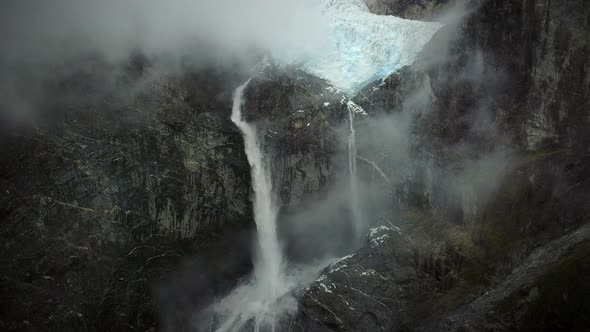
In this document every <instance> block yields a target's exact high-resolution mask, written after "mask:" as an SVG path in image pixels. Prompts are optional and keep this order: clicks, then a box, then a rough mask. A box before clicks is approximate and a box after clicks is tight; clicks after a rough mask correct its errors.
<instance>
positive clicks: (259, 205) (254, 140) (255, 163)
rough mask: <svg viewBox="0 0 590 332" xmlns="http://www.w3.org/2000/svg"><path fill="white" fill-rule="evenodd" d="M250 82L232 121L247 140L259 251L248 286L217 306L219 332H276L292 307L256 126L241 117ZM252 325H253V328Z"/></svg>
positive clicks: (234, 108)
mask: <svg viewBox="0 0 590 332" xmlns="http://www.w3.org/2000/svg"><path fill="white" fill-rule="evenodd" d="M249 82H250V80H248V81H247V82H246V83H244V84H243V85H241V86H240V87H238V88H237V89H236V91H235V93H234V97H233V106H232V115H231V120H232V121H233V122H234V123H235V124H236V125H237V126H238V128H239V129H240V131H241V132H242V136H243V137H244V145H245V152H246V157H247V158H248V163H249V164H250V174H251V177H252V189H253V193H254V195H253V197H252V203H253V206H254V219H255V221H256V228H257V234H256V251H255V258H254V272H253V275H252V278H251V280H250V282H249V283H247V284H244V285H242V286H240V287H238V288H236V289H235V290H234V291H233V292H232V293H231V294H230V295H228V296H227V297H226V298H224V299H222V300H221V302H220V303H218V304H217V307H216V309H215V311H216V312H217V314H218V315H220V316H221V319H222V322H221V324H220V326H219V327H218V328H217V331H219V332H224V331H241V330H244V329H247V328H252V329H253V330H254V331H260V330H261V329H262V330H271V331H274V330H275V320H276V318H277V316H278V315H279V314H281V313H282V312H284V311H286V307H287V306H291V305H292V303H290V302H289V300H290V299H288V297H287V296H285V294H287V293H288V291H289V290H290V283H289V282H287V278H286V277H285V273H284V267H283V257H282V249H281V246H280V245H279V240H278V236H277V226H276V219H277V208H276V206H275V205H274V202H275V200H274V199H273V195H272V181H271V176H270V172H269V168H268V165H267V162H266V160H265V157H264V155H263V153H262V149H261V147H260V142H259V140H258V133H257V131H256V127H255V126H254V125H252V124H249V123H247V122H246V120H245V119H244V118H243V115H242V107H243V104H244V101H243V94H244V89H245V88H246V86H247V85H248V83H249ZM250 324H252V325H250Z"/></svg>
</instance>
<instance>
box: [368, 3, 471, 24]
mask: <svg viewBox="0 0 590 332" xmlns="http://www.w3.org/2000/svg"><path fill="white" fill-rule="evenodd" d="M465 2H466V1H463V0H365V3H366V4H367V6H368V7H369V10H370V11H371V12H372V13H374V14H379V15H393V16H398V17H403V18H406V19H410V20H421V21H430V20H432V19H434V18H436V16H437V15H440V14H441V12H443V11H444V10H445V9H449V8H451V7H452V6H455V5H459V4H462V3H465Z"/></svg>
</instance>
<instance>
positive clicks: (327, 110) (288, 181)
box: [245, 67, 348, 209]
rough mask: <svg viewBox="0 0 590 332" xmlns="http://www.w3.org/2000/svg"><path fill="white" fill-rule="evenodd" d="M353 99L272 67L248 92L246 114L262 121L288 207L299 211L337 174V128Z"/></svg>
mask: <svg viewBox="0 0 590 332" xmlns="http://www.w3.org/2000/svg"><path fill="white" fill-rule="evenodd" d="M347 101H348V99H347V98H346V97H345V96H344V95H343V94H342V93H340V92H338V91H337V90H336V89H334V88H332V87H331V85H330V84H328V83H326V82H325V81H323V80H321V79H318V78H316V77H313V76H311V75H309V74H307V73H305V72H302V71H299V70H280V69H278V68H274V67H269V68H267V69H266V70H265V71H264V72H263V73H262V74H260V75H257V76H256V77H255V78H254V79H253V80H252V81H251V83H250V85H249V86H248V88H247V92H246V105H245V114H246V117H247V119H248V120H249V121H256V122H258V123H259V130H260V132H261V136H262V137H263V138H264V141H265V144H266V147H267V150H268V152H269V155H272V156H273V160H271V161H270V164H271V174H272V175H273V177H274V179H273V180H274V185H275V189H276V190H277V192H278V194H279V197H280V202H281V204H282V205H283V207H284V208H295V209H296V208H298V207H300V206H301V203H302V200H303V199H304V196H306V195H309V194H311V193H314V192H317V191H319V190H320V189H321V188H322V187H323V186H325V185H326V184H327V183H328V182H329V180H330V177H331V176H332V175H333V172H334V171H333V166H332V165H331V162H330V159H331V158H332V156H333V155H334V154H335V152H336V150H337V149H338V148H339V147H338V146H337V145H338V144H339V143H338V140H337V138H336V137H335V136H336V133H335V132H334V130H335V129H337V127H338V126H339V125H341V123H342V120H343V119H344V118H345V117H346V116H347V113H346V112H347V111H346V102H347Z"/></svg>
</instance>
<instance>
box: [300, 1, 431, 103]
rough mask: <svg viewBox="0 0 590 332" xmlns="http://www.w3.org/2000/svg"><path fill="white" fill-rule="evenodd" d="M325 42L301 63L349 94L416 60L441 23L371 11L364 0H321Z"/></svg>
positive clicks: (308, 70)
mask: <svg viewBox="0 0 590 332" xmlns="http://www.w3.org/2000/svg"><path fill="white" fill-rule="evenodd" d="M322 1H323V3H322V9H321V10H322V16H323V17H325V18H326V20H327V24H328V38H327V41H326V42H327V45H325V49H324V50H323V51H322V52H318V53H314V54H310V55H308V56H306V57H304V58H302V59H299V61H298V63H299V64H300V65H301V68H302V69H304V70H305V71H307V72H309V73H310V74H313V75H316V76H318V77H321V78H323V79H325V80H327V81H329V82H330V83H331V84H333V85H334V86H335V87H337V88H338V89H340V90H342V91H343V92H345V93H346V94H348V95H349V96H352V95H355V94H356V93H357V92H358V91H359V90H360V89H362V88H363V87H365V86H366V85H367V84H369V83H371V82H373V81H377V80H383V79H385V78H387V77H388V76H389V75H391V74H392V73H393V72H395V71H396V70H398V69H399V68H401V67H403V66H406V65H410V64H412V63H413V61H414V59H415V57H416V55H417V54H418V52H420V50H422V48H423V47H424V45H425V44H426V43H427V42H428V41H429V40H430V39H431V38H432V36H433V35H434V33H435V32H436V31H438V30H439V29H440V28H441V27H442V25H441V24H440V23H433V22H421V21H412V20H405V19H401V18H399V17H394V16H382V15H375V14H372V13H371V12H369V9H368V7H367V5H366V4H365V3H364V1H363V0H322Z"/></svg>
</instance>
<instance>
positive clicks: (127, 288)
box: [0, 63, 252, 331]
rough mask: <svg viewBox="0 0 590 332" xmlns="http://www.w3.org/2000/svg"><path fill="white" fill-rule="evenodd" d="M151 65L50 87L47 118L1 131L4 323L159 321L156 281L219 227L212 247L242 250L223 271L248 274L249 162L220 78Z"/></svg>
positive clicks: (114, 325)
mask: <svg viewBox="0 0 590 332" xmlns="http://www.w3.org/2000/svg"><path fill="white" fill-rule="evenodd" d="M149 70H150V69H149V68H147V69H145V72H143V71H142V70H136V69H133V68H126V69H120V68H110V67H108V66H103V65H101V64H100V63H97V64H95V65H94V66H93V67H92V69H91V70H89V71H86V72H84V71H82V72H81V73H79V74H74V75H72V76H69V77H65V78H63V79H62V80H61V81H60V83H59V85H56V86H53V93H52V94H51V98H50V99H48V100H47V101H46V102H47V104H46V105H45V107H47V108H51V110H50V111H49V112H48V114H51V115H52V116H54V117H55V118H53V119H51V120H52V121H51V122H50V124H48V125H47V122H43V121H42V123H45V124H46V125H45V126H40V127H37V128H34V129H33V128H30V127H29V128H25V129H22V130H20V129H15V128H10V129H7V130H5V131H4V133H3V135H2V136H3V137H2V147H1V152H0V154H1V157H0V158H1V159H2V160H3V162H2V166H1V169H0V174H1V175H0V176H1V179H0V181H1V182H0V183H1V184H0V188H2V197H1V198H0V200H1V202H0V206H1V209H0V211H1V212H0V215H1V216H2V235H1V238H2V242H3V248H4V251H3V252H4V258H3V260H4V261H3V263H2V267H1V269H2V270H1V273H0V274H1V284H2V287H1V289H2V294H1V296H2V299H3V301H2V310H1V312H2V313H1V316H0V326H1V329H3V330H29V331H39V330H62V331H87V330H127V329H141V330H148V329H150V328H155V327H156V326H157V316H158V310H157V308H156V307H155V305H154V303H155V300H154V299H153V297H152V295H151V288H152V287H154V286H155V285H156V284H157V283H158V282H159V280H162V279H165V278H167V275H168V273H169V272H170V271H171V270H173V269H175V266H178V264H179V263H180V262H181V261H184V260H186V259H187V258H189V257H192V256H194V255H195V253H197V252H198V253H206V252H207V250H208V249H207V247H208V246H209V245H210V244H211V243H213V242H214V241H215V239H216V238H219V237H221V236H225V237H229V238H232V237H233V238H234V239H237V240H235V241H233V243H231V242H229V241H225V244H226V247H225V248H223V247H222V248H219V246H218V247H217V248H216V249H215V250H220V251H223V250H231V251H233V252H236V253H241V254H242V257H241V258H236V261H238V263H237V264H235V265H234V266H232V267H229V266H227V267H226V268H227V269H226V271H225V273H227V275H228V277H229V278H230V279H233V278H235V277H236V276H239V275H241V274H243V273H245V272H246V271H247V270H248V268H249V267H248V266H249V263H248V260H249V255H248V252H249V246H250V244H249V241H248V243H247V244H246V243H244V241H241V240H239V239H240V238H242V237H244V238H249V236H248V235H247V233H248V231H249V229H250V227H251V225H252V217H251V208H250V203H249V187H250V180H249V166H248V164H247V162H246V158H245V156H244V155H243V143H242V140H241V135H240V133H239V132H238V131H237V129H236V128H235V127H234V126H233V124H232V123H231V121H230V120H229V112H230V109H229V107H230V106H229V105H231V104H230V98H229V96H231V93H227V92H226V94H225V97H223V95H220V94H218V93H219V91H220V89H221V90H222V91H223V89H224V88H225V85H224V84H225V83H223V80H224V78H222V77H219V76H217V78H216V76H215V73H207V74H206V75H205V76H193V77H190V76H188V77H161V76H159V75H157V76H159V77H158V78H157V79H154V78H152V77H151V75H150V72H149ZM105 73H106V74H105ZM103 74H105V76H108V77H118V78H117V80H116V82H115V83H114V84H115V87H114V88H113V87H109V86H107V87H105V85H104V82H103V81H101V77H102V76H101V75H103ZM216 80H217V81H216ZM136 89H137V93H133V91H136ZM130 91H131V92H130ZM229 91H231V90H229ZM130 94H131V95H130ZM88 96H91V97H88ZM216 96H217V99H215V97H216ZM241 233H244V234H241ZM230 244H231V245H230ZM240 246H242V247H240ZM202 260H203V259H201V261H202ZM208 263H211V262H210V261H209V262H208ZM211 264H212V267H211V270H214V269H215V267H214V266H215V265H216V264H217V265H219V264H222V263H221V262H217V263H211ZM204 265H206V264H205V263H204ZM208 268H209V267H208ZM204 271H205V270H204V269H202V270H201V272H202V273H205V272H204ZM221 284H223V283H221ZM221 284H219V285H221ZM202 291H203V294H209V293H210V289H206V290H202ZM203 294H201V296H204V295H203ZM207 296H210V295H207Z"/></svg>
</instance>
